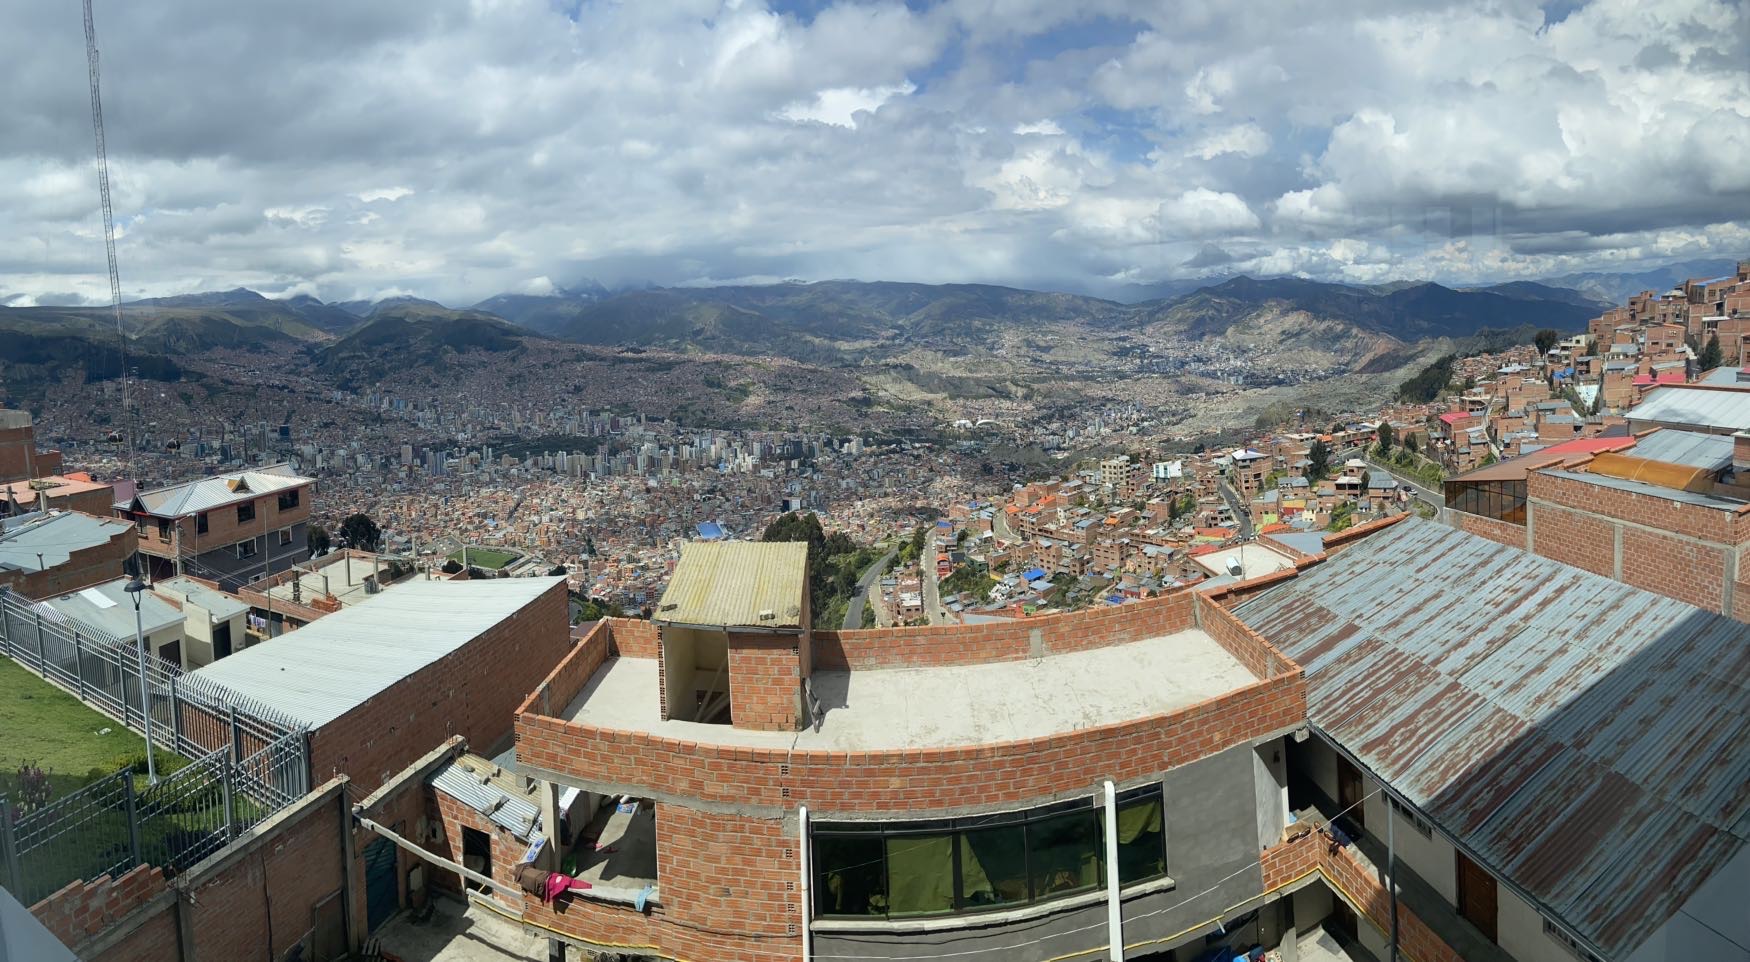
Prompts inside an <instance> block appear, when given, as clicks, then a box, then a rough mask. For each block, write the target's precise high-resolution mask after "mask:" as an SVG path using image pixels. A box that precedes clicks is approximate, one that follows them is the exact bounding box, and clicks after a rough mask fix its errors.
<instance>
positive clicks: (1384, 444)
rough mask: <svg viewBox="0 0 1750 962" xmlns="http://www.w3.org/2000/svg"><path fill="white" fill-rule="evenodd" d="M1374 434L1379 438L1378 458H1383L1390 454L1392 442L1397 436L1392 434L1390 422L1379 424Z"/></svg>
mask: <svg viewBox="0 0 1750 962" xmlns="http://www.w3.org/2000/svg"><path fill="white" fill-rule="evenodd" d="M1374 433H1375V435H1376V436H1377V437H1378V438H1379V447H1378V448H1377V450H1378V451H1379V456H1380V457H1382V458H1383V457H1385V456H1386V455H1388V454H1390V453H1391V446H1392V442H1393V441H1395V440H1397V436H1396V435H1395V434H1394V433H1393V432H1392V429H1391V422H1390V421H1381V422H1379V430H1378V431H1376V432H1374Z"/></svg>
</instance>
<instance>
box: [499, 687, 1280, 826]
mask: <svg viewBox="0 0 1750 962" xmlns="http://www.w3.org/2000/svg"><path fill="white" fill-rule="evenodd" d="M1305 720H1306V686H1305V683H1304V681H1303V679H1302V677H1301V674H1300V672H1299V671H1298V670H1295V671H1293V672H1290V673H1287V674H1284V675H1280V676H1278V677H1276V678H1272V679H1268V680H1265V681H1259V682H1256V683H1254V684H1251V685H1248V686H1246V687H1244V688H1240V689H1236V690H1234V691H1231V692H1228V693H1226V694H1224V695H1221V696H1219V697H1216V698H1211V699H1208V700H1206V701H1202V702H1198V703H1197V704H1194V705H1189V706H1186V707H1184V708H1181V709H1178V710H1176V711H1172V712H1167V713H1165V714H1160V715H1154V716H1150V717H1147V718H1140V719H1134V720H1130V721H1125V722H1118V723H1114V724H1110V725H1102V726H1099V727H1095V728H1088V729H1083V730H1081V731H1073V732H1063V733H1059V734H1056V735H1051V736H1047V737H1042V738H1032V739H1026V740H1021V741H1012V742H1003V743H993V744H982V745H964V746H954V747H948V748H911V749H903V750H891V751H869V752H828V751H792V750H789V749H773V748H747V747H738V746H731V745H721V744H711V743H699V742H693V741H684V740H680V739H673V738H664V737H659V736H655V735H650V734H648V733H644V732H630V731H620V730H613V729H606V728H599V727H595V726H590V725H583V724H578V723H574V722H565V721H561V720H559V719H556V718H550V717H545V716H541V715H537V714H534V713H531V712H525V713H523V714H522V715H520V716H519V717H518V719H517V758H518V759H519V760H521V761H523V762H525V763H526V764H529V765H533V766H536V767H538V768H542V769H546V770H548V771H552V772H556V773H559V774H562V775H569V776H572V777H574V778H577V779H580V780H582V781H584V782H611V783H617V784H621V785H626V786H638V787H643V788H646V789H649V790H652V791H655V792H658V793H663V794H667V795H675V796H683V797H686V798H692V799H698V800H701V801H706V802H717V803H731V804H740V805H745V804H760V803H764V804H774V805H781V806H783V807H785V808H794V807H795V806H796V805H798V804H808V805H810V806H811V807H813V808H816V809H819V810H821V811H829V812H835V813H855V812H881V811H892V810H898V809H903V810H908V811H914V812H918V813H926V812H930V811H936V810H945V809H954V808H959V807H963V806H997V805H1005V804H1015V803H1022V802H1027V801H1030V800H1035V799H1041V798H1045V797H1049V796H1053V795H1058V794H1064V793H1068V792H1071V791H1082V790H1085V789H1086V788H1087V786H1089V785H1093V784H1095V783H1097V782H1099V781H1102V780H1104V779H1107V778H1112V779H1116V780H1118V781H1127V780H1134V779H1140V778H1144V777H1147V776H1149V775H1153V774H1157V773H1159V772H1162V771H1165V770H1166V769H1169V768H1173V767H1175V766H1178V765H1183V764H1185V763H1187V762H1190V761H1194V760H1196V759H1199V758H1203V757H1205V756H1208V755H1212V754H1214V753H1216V752H1218V751H1221V750H1222V749H1224V748H1228V747H1231V746H1233V745H1237V744H1240V743H1242V742H1245V741H1247V740H1250V739H1254V738H1261V737H1263V736H1265V735H1268V734H1271V733H1273V732H1279V731H1282V730H1284V729H1287V728H1292V727H1294V726H1296V725H1300V724H1302V723H1304V722H1305Z"/></svg>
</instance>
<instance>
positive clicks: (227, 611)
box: [152, 578, 249, 621]
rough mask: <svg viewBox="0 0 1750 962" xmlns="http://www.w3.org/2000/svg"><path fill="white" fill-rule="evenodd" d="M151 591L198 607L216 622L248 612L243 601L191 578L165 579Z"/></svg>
mask: <svg viewBox="0 0 1750 962" xmlns="http://www.w3.org/2000/svg"><path fill="white" fill-rule="evenodd" d="M152 590H153V591H156V592H158V593H159V594H161V595H169V596H171V597H173V598H181V599H182V600H184V601H189V602H193V603H194V604H197V605H200V606H201V607H202V608H205V609H206V610H207V611H209V612H211V613H212V615H213V619H214V620H216V621H225V620H227V619H230V618H235V617H236V616H238V615H240V614H242V613H244V612H245V611H248V610H249V606H248V605H246V604H244V603H243V599H241V598H239V597H237V596H236V595H232V594H226V593H225V592H223V591H220V590H219V589H217V588H214V587H212V586H211V585H204V584H201V583H200V582H198V581H196V580H194V579H193V578H167V579H165V580H164V581H160V582H158V583H157V584H155V585H153V586H152Z"/></svg>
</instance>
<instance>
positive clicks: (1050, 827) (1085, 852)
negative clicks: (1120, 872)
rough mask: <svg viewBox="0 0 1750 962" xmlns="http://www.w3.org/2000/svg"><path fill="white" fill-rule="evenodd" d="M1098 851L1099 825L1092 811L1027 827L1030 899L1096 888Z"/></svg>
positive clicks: (1099, 842)
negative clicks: (1030, 880)
mask: <svg viewBox="0 0 1750 962" xmlns="http://www.w3.org/2000/svg"><path fill="white" fill-rule="evenodd" d="M1101 847H1102V843H1101V840H1100V823H1099V821H1098V820H1097V819H1096V818H1095V814H1094V809H1093V808H1092V807H1089V808H1087V809H1085V810H1083V811H1077V812H1070V813H1069V814H1066V815H1056V816H1053V817H1051V818H1047V819H1042V820H1040V821H1037V822H1033V823H1031V824H1029V825H1028V826H1027V853H1028V858H1029V860H1030V861H1031V863H1032V874H1033V897H1034V898H1036V899H1043V898H1051V897H1053V896H1059V895H1068V894H1070V893H1072V892H1082V891H1086V890H1088V889H1091V888H1094V887H1095V886H1097V885H1099V884H1100V849H1101Z"/></svg>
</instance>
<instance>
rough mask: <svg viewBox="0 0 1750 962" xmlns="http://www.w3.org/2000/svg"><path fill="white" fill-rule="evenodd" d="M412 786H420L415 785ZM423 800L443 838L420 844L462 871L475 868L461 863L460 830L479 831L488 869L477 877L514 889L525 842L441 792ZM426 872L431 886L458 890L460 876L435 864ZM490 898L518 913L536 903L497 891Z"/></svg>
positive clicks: (426, 794)
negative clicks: (482, 835)
mask: <svg viewBox="0 0 1750 962" xmlns="http://www.w3.org/2000/svg"><path fill="white" fill-rule="evenodd" d="M415 787H416V788H418V787H423V786H417V785H416V786H415ZM424 797H425V800H426V810H425V814H426V816H427V817H428V818H432V819H436V820H439V821H441V822H442V824H443V826H444V838H443V841H442V842H441V843H438V844H435V845H433V844H429V843H427V842H425V841H424V840H421V841H420V844H421V845H424V846H425V847H427V848H429V849H431V850H432V851H434V852H436V853H437V854H439V855H442V856H443V857H444V858H447V859H449V860H450V861H452V862H455V863H456V864H457V865H461V866H463V867H464V868H475V867H474V866H471V865H468V864H467V863H466V862H464V861H462V853H463V850H462V830H463V829H465V828H471V829H473V830H474V831H476V832H481V833H483V834H484V835H485V836H486V841H487V853H488V855H487V866H488V867H487V869H486V871H484V872H481V873H480V874H482V875H486V876H489V877H490V878H491V879H492V880H493V881H495V882H502V883H503V884H505V885H509V886H512V887H513V888H514V887H515V886H516V884H517V883H516V877H515V872H516V868H517V865H518V864H519V863H521V862H522V860H523V854H524V853H525V852H527V851H528V848H529V845H528V843H527V842H523V841H519V840H518V839H517V837H516V836H515V835H512V834H511V833H510V831H509V830H508V829H504V828H500V827H499V826H498V825H497V824H495V823H494V822H493V821H492V820H491V819H489V818H487V817H486V816H484V815H482V814H480V813H479V812H477V811H475V810H474V809H472V808H469V807H468V806H467V805H464V804H462V803H461V802H458V801H456V800H455V799H453V798H451V797H450V796H448V795H445V794H444V793H443V792H440V791H436V790H431V789H428V790H426V791H425V792H424ZM410 831H411V829H410ZM426 870H427V876H426V877H427V878H430V879H432V881H433V883H434V884H437V885H441V886H442V887H444V888H447V889H449V890H451V891H453V892H460V891H461V890H462V877H461V876H460V875H457V874H456V873H454V872H450V871H446V870H444V869H441V868H438V867H437V866H435V865H427V866H426ZM475 871H479V869H478V868H475ZM492 896H493V897H494V898H496V899H498V900H499V901H501V902H504V903H505V904H506V905H507V906H509V907H510V908H511V910H512V911H518V912H520V911H522V909H523V908H524V907H525V905H526V904H527V903H529V902H538V901H540V900H539V899H512V898H510V897H509V896H506V895H504V894H503V893H501V892H493V893H492Z"/></svg>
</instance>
